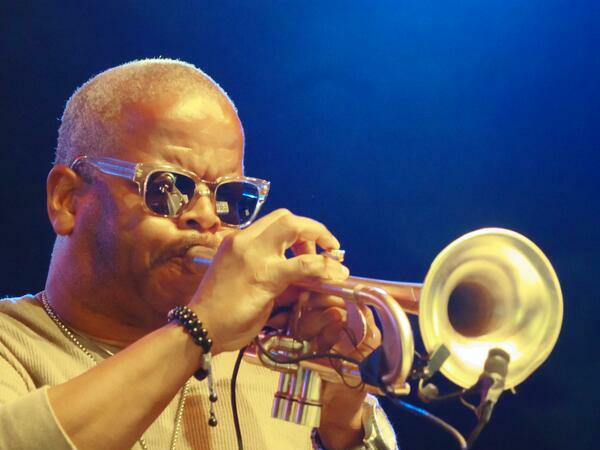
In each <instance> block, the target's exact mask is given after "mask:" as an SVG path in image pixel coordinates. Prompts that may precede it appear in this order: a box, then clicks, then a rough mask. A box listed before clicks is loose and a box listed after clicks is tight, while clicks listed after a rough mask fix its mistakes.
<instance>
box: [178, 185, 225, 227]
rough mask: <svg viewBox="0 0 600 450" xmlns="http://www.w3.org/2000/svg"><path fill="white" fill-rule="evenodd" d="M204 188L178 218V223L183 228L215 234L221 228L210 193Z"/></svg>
mask: <svg viewBox="0 0 600 450" xmlns="http://www.w3.org/2000/svg"><path fill="white" fill-rule="evenodd" d="M204 188H205V189H200V195H196V198H195V199H193V200H192V202H193V204H192V205H191V207H190V208H189V209H187V210H186V211H185V212H183V213H182V214H181V215H180V216H179V217H178V222H179V225H180V226H181V227H183V228H192V229H195V230H198V231H209V232H212V233H215V232H216V231H218V230H219V229H220V228H221V219H219V216H217V212H216V210H215V206H214V204H213V202H212V197H211V195H210V191H209V190H208V188H207V187H206V186H204Z"/></svg>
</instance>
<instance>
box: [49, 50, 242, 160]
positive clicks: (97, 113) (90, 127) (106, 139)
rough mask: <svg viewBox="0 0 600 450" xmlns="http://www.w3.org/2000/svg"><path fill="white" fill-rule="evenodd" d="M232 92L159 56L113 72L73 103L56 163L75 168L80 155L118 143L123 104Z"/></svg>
mask: <svg viewBox="0 0 600 450" xmlns="http://www.w3.org/2000/svg"><path fill="white" fill-rule="evenodd" d="M197 92H202V94H203V95H206V96H208V97H209V98H217V97H220V98H225V99H227V100H228V101H229V103H230V104H231V106H232V108H233V109H234V110H235V106H234V104H233V102H232V101H231V99H230V98H229V96H228V95H227V93H226V92H225V91H224V90H223V89H222V88H221V87H220V86H219V85H218V84H217V83H216V82H215V81H214V80H213V79H212V78H211V77H210V76H208V75H207V74H205V73H204V72H203V71H202V70H200V69H198V68H197V67H195V66H194V65H192V64H188V63H186V62H183V61H179V60H174V59H166V58H153V59H144V60H137V61H132V62H129V63H126V64H123V65H120V66H117V67H113V68H112V69H108V70H106V71H104V72H102V73H100V74H98V75H96V76H95V77H93V78H91V79H90V80H89V81H87V82H86V83H84V84H83V85H82V86H80V87H79V88H78V89H77V90H76V91H75V92H74V93H73V95H72V96H71V98H70V99H69V100H68V101H67V104H66V106H65V110H64V112H63V115H62V118H61V124H60V128H59V129H58V142H57V146H56V155H55V159H54V164H65V165H70V164H71V163H72V162H73V160H74V159H75V158H76V157H77V156H79V155H84V154H85V155H90V156H100V155H103V154H106V153H107V152H110V151H111V150H112V149H114V147H115V146H116V145H118V137H119V132H118V129H117V127H116V119H118V118H119V116H120V114H121V109H122V108H123V106H125V105H128V104H133V103H138V102H141V101H152V99H154V98H158V97H162V96H164V95H165V94H166V95H180V96H185V95H187V94H190V93H197Z"/></svg>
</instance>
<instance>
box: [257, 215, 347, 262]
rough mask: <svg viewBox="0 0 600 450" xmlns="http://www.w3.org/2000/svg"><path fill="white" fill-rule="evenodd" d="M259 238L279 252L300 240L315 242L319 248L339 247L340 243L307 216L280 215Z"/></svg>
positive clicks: (324, 228)
mask: <svg viewBox="0 0 600 450" xmlns="http://www.w3.org/2000/svg"><path fill="white" fill-rule="evenodd" d="M260 238H261V240H263V242H265V243H267V244H268V243H270V244H271V245H273V246H274V247H275V248H274V249H275V250H276V251H279V252H280V253H281V254H283V253H284V252H285V250H287V249H288V248H290V247H291V246H292V245H294V244H295V243H297V242H300V241H312V242H316V243H317V244H318V245H319V246H320V247H321V248H324V249H327V250H330V249H339V248H340V243H339V241H338V240H337V239H336V238H335V236H334V235H333V234H331V232H330V231H329V230H328V229H327V228H326V227H325V225H323V224H322V223H319V222H317V221H316V220H312V219H309V218H307V217H300V216H294V215H292V214H288V215H282V216H280V217H279V218H278V219H277V220H275V221H274V222H272V223H270V224H269V226H267V227H266V228H265V229H264V230H263V232H262V233H261V235H260Z"/></svg>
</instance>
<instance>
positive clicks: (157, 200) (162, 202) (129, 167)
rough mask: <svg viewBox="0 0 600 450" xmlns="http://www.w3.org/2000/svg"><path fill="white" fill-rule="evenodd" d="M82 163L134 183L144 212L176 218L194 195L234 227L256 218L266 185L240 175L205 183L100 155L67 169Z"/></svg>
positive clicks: (173, 170) (178, 171) (176, 170)
mask: <svg viewBox="0 0 600 450" xmlns="http://www.w3.org/2000/svg"><path fill="white" fill-rule="evenodd" d="M82 164H89V165H90V166H92V167H94V168H96V169H97V170H99V171H100V172H102V173H104V174H107V175H113V176H116V177H121V178H125V179H128V180H130V181H132V182H134V183H135V184H137V186H138V191H139V193H140V195H141V196H142V199H143V201H142V203H143V206H144V209H146V211H148V212H149V213H151V214H154V215H157V216H162V217H177V216H179V215H180V214H182V213H183V212H185V211H186V210H187V209H189V208H190V207H191V205H192V204H193V201H194V198H195V197H196V196H208V195H210V196H211V198H212V201H213V204H214V206H215V211H216V214H217V216H218V217H219V219H220V220H221V223H223V224H224V225H226V226H231V227H236V228H243V227H245V226H248V225H250V223H251V222H252V221H253V220H254V219H255V218H256V216H257V215H258V212H259V211H260V208H261V206H262V205H263V203H264V202H265V200H266V198H267V194H268V193H269V186H270V183H269V182H268V181H266V180H261V179H259V178H250V177H244V176H225V177H221V178H219V179H217V180H215V181H207V180H202V179H201V178H200V177H198V175H196V174H195V173H194V172H190V171H189V170H185V169H182V168H180V167H175V166H171V165H169V164H153V163H132V162H129V161H122V160H120V159H116V158H110V157H102V156H98V157H96V156H79V157H78V158H76V159H75V160H74V161H73V163H72V164H71V169H73V170H74V171H77V169H78V167H80V166H81V165H82Z"/></svg>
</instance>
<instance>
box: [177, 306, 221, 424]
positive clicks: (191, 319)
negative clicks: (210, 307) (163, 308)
mask: <svg viewBox="0 0 600 450" xmlns="http://www.w3.org/2000/svg"><path fill="white" fill-rule="evenodd" d="M167 319H168V321H169V323H170V322H177V323H179V324H180V325H181V326H182V327H183V328H184V329H185V331H187V332H188V334H189V335H190V336H191V337H192V339H193V340H194V343H195V344H196V345H198V346H199V347H201V348H202V350H203V351H204V353H203V355H202V360H201V365H200V368H199V369H198V370H196V372H194V377H195V378H196V379H198V380H200V381H202V380H204V379H205V378H208V392H209V395H208V399H209V400H210V418H209V419H208V424H209V425H210V426H211V427H214V426H216V425H217V417H216V415H215V408H214V404H215V402H216V401H217V400H218V397H217V393H216V391H215V385H214V382H213V377H212V366H211V359H212V358H211V354H210V349H211V347H212V340H211V339H210V338H209V337H208V331H206V328H204V327H203V326H202V322H200V320H199V319H198V316H196V313H194V311H192V310H191V309H190V308H188V307H187V306H176V307H175V308H173V309H172V310H171V311H169V314H168V315H167Z"/></svg>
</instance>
